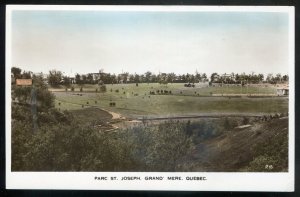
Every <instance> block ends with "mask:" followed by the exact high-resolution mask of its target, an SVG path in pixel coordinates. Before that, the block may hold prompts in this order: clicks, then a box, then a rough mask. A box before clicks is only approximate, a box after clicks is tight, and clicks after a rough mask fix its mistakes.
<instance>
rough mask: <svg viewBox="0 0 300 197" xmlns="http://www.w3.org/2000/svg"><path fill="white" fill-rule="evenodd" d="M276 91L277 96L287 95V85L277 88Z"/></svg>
mask: <svg viewBox="0 0 300 197" xmlns="http://www.w3.org/2000/svg"><path fill="white" fill-rule="evenodd" d="M276 93H277V95H278V96H288V95H289V87H280V88H277V91H276Z"/></svg>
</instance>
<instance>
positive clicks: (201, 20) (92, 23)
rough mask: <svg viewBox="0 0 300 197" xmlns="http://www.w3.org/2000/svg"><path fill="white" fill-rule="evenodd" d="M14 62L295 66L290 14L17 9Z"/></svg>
mask: <svg viewBox="0 0 300 197" xmlns="http://www.w3.org/2000/svg"><path fill="white" fill-rule="evenodd" d="M12 63H13V65H14V66H19V67H21V68H22V69H25V70H31V71H34V72H45V73H47V72H48V70H49V69H53V68H54V69H58V70H61V71H63V72H65V73H66V74H69V75H74V74H75V73H88V72H97V71H98V70H99V69H104V71H106V72H112V73H121V72H122V70H123V71H127V72H130V73H134V72H136V73H144V72H146V71H148V70H149V71H152V72H155V73H158V72H159V71H161V72H175V73H181V74H182V73H187V72H188V73H194V72H195V71H196V70H198V72H206V73H212V72H219V73H224V72H227V73H229V72H246V73H249V72H252V71H253V72H256V73H258V72H262V73H265V74H266V73H278V72H280V73H284V74H287V73H288V14H287V13H271V12H269V13H262V12H245V13H242V12H174V11H173V12H166V11H165V12H147V11H143V12H133V11H13V12H12Z"/></svg>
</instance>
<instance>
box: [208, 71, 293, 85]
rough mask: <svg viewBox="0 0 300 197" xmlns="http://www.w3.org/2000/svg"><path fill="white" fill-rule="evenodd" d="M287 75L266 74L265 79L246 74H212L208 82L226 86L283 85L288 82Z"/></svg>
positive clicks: (262, 76) (261, 75) (257, 75)
mask: <svg viewBox="0 0 300 197" xmlns="http://www.w3.org/2000/svg"><path fill="white" fill-rule="evenodd" d="M288 80H289V77H288V75H281V74H280V73H278V74H276V75H275V76H274V75H273V74H268V75H267V76H266V78H265V76H264V75H263V74H260V73H259V74H255V73H251V74H246V73H241V74H238V73H231V74H226V73H225V74H223V75H220V74H218V73H212V74H211V77H210V81H211V82H212V83H226V84H245V83H251V84H258V83H271V84H277V83H285V82H288Z"/></svg>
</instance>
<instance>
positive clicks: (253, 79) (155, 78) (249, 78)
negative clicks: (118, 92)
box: [11, 67, 289, 86]
mask: <svg viewBox="0 0 300 197" xmlns="http://www.w3.org/2000/svg"><path fill="white" fill-rule="evenodd" d="M11 72H12V73H13V76H14V78H15V79H16V78H31V76H32V75H31V73H30V72H25V71H23V74H22V73H21V69H19V68H16V67H13V68H12V70H11ZM95 76H96V77H95ZM288 80H289V77H288V75H281V74H280V73H278V74H276V75H274V74H268V75H267V76H265V75H263V74H261V73H258V74H256V73H251V74H246V73H240V74H239V73H231V74H226V73H225V74H218V73H216V72H215V73H212V74H211V76H210V77H208V76H207V74H206V73H198V72H196V73H195V74H189V73H187V74H182V75H180V74H175V73H159V74H158V75H156V74H154V73H152V72H150V71H147V72H146V73H144V74H140V75H139V74H136V73H135V74H130V73H128V72H126V73H122V74H118V75H116V74H110V73H100V72H99V73H94V74H92V73H89V74H86V75H85V74H82V75H80V74H76V75H75V77H74V78H71V77H68V76H64V75H63V73H62V72H61V71H57V70H50V71H49V74H48V76H47V81H48V83H49V84H50V85H52V86H55V85H60V84H62V85H70V84H72V83H76V84H97V83H99V82H100V83H104V84H117V83H198V82H208V81H210V82H211V83H225V84H246V83H251V84H258V83H271V84H277V83H285V82H288Z"/></svg>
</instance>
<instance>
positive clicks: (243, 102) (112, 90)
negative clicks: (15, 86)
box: [52, 83, 288, 118]
mask: <svg viewBox="0 0 300 197" xmlns="http://www.w3.org/2000/svg"><path fill="white" fill-rule="evenodd" d="M106 87H107V92H106V93H99V92H97V93H96V92H95V90H96V88H99V87H98V86H97V85H84V86H83V92H80V91H79V86H76V87H75V91H74V92H71V91H67V92H65V91H64V90H65V88H63V87H61V88H60V89H52V91H54V94H55V96H56V103H55V105H56V107H57V108H60V109H61V110H76V109H82V108H86V107H88V106H97V107H100V108H103V109H107V110H109V111H113V112H117V113H121V114H122V115H123V116H125V117H132V118H136V117H143V116H176V115H177V116H178V115H196V114H200V113H253V114H262V113H277V112H280V113H286V112H288V98H287V97H266V98H248V97H240V98H239V97H232V98H228V97H210V95H211V93H212V94H222V93H224V94H225V93H230V94H241V93H242V94H246V93H248V94H274V93H275V92H276V90H275V88H274V87H271V86H268V87H266V86H261V87H251V86H250V87H248V88H247V87H240V86H234V87H203V86H202V87H201V86H200V85H198V84H196V87H195V88H192V87H184V85H183V84H168V85H160V84H151V83H150V84H139V85H138V86H136V85H135V84H115V85H107V86H106ZM116 90H118V91H119V92H116ZM156 90H167V91H171V92H172V95H157V94H156V95H150V94H149V92H150V91H154V92H156ZM110 102H115V103H116V106H115V107H110V106H109V103H110ZM59 103H60V105H59ZM82 106H83V107H82Z"/></svg>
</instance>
